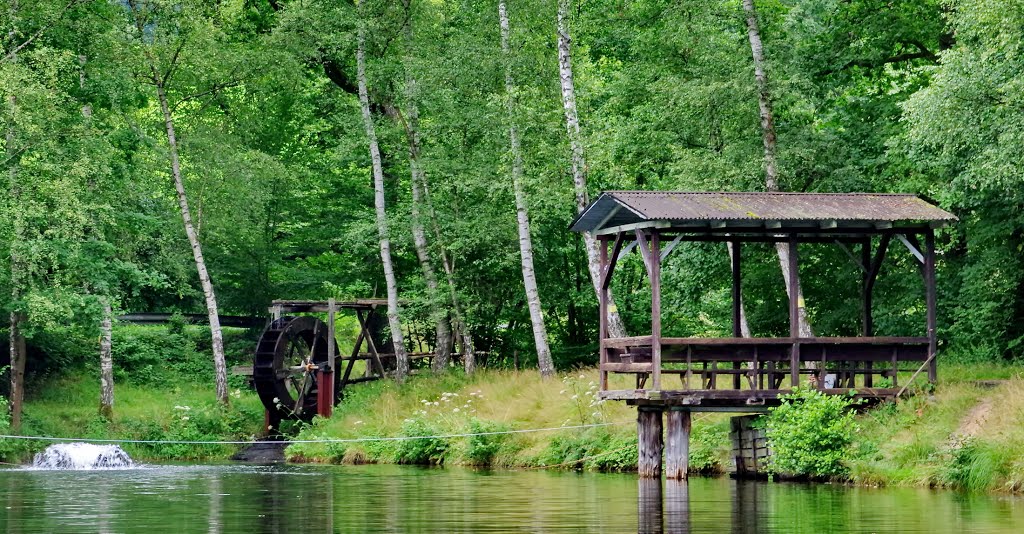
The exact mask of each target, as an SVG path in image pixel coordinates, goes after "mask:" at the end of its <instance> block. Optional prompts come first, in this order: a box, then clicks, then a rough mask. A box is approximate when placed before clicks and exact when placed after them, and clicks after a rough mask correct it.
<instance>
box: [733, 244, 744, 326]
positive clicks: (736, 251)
mask: <svg viewBox="0 0 1024 534" xmlns="http://www.w3.org/2000/svg"><path fill="white" fill-rule="evenodd" d="M741 255H742V248H741V246H740V242H739V241H733V242H732V336H733V337H742V336H743V331H742V329H741V328H740V323H741V316H742V313H741V312H742V309H741V308H742V305H743V304H742V303H743V290H742V288H741V287H740V286H741V278H742V276H741V271H740V268H741V260H740V257H741Z"/></svg>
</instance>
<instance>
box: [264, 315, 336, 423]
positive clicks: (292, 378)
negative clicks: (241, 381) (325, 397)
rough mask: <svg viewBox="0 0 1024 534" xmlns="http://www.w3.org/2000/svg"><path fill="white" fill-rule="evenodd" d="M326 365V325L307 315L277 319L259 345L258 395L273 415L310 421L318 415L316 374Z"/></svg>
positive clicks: (268, 328)
mask: <svg viewBox="0 0 1024 534" xmlns="http://www.w3.org/2000/svg"><path fill="white" fill-rule="evenodd" d="M326 362H327V323H325V322H323V321H321V320H320V319H317V318H316V317H305V316H304V317H282V318H280V319H277V320H275V321H273V322H271V323H270V325H269V326H267V328H266V330H264V331H263V334H262V335H261V336H260V340H259V343H258V344H257V345H256V355H255V357H254V360H253V369H252V378H253V385H254V386H255V387H256V393H257V394H259V396H260V400H262V401H263V405H264V406H266V408H267V410H268V411H269V412H270V413H271V414H273V415H276V416H278V417H279V418H282V419H303V420H307V421H308V420H310V419H312V418H313V416H314V415H316V413H317V390H318V386H319V384H318V383H317V382H318V380H319V374H318V372H317V371H318V369H319V368H320V367H321V366H322V365H324V364H325V363H326ZM337 376H338V373H335V377H337ZM337 390H338V389H337V386H335V391H337Z"/></svg>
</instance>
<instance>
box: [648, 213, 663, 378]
mask: <svg viewBox="0 0 1024 534" xmlns="http://www.w3.org/2000/svg"><path fill="white" fill-rule="evenodd" d="M649 257H650V261H651V363H652V365H653V366H654V369H653V372H652V373H651V387H652V388H654V390H655V391H661V234H660V233H658V232H657V231H655V232H654V233H653V234H651V251H650V254H649Z"/></svg>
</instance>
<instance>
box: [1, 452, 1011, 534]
mask: <svg viewBox="0 0 1024 534" xmlns="http://www.w3.org/2000/svg"><path fill="white" fill-rule="evenodd" d="M1022 524H1024V500H1021V499H1018V498H1010V497H992V496H965V495H960V494H956V493H952V492H935V491H928V490H918V489H867V488H851V487H845V486H838V485H832V486H830V485H800V484H768V483H764V482H736V481H732V480H729V479H727V478H717V479H708V478H699V477H698V478H694V479H691V480H690V481H689V482H680V481H659V480H653V481H652V480H642V481H641V480H638V479H637V478H636V476H635V475H631V474H621V475H615V474H594V473H583V474H580V473H572V472H543V471H494V472H486V471H473V470H465V469H457V468H446V469H418V468H411V467H396V466H359V467H351V466H349V467H338V466H276V467H243V466H163V467H155V468H148V469H137V470H132V471H118V472H53V471H51V472H38V471H37V472H33V471H22V470H0V530H6V531H9V532H95V531H103V532H141V533H145V534H149V533H151V532H157V531H167V530H169V529H173V530H176V531H182V532H211V533H212V532H217V533H220V532H225V533H227V532H339V533H344V532H353V533H355V532H360V533H361V532H368V531H372V532H510V531H514V532H562V531H568V532H602V533H604V532H615V533H618V532H634V531H636V532H644V533H647V532H672V533H676V532H679V533H684V532H701V533H704V532H742V533H746V532H749V533H755V532H756V533H761V532H767V533H774V532H787V533H788V532H807V533H819V532H895V531H899V532H986V533H988V532H1013V533H1017V532H1020V531H1021V529H1020V525H1022Z"/></svg>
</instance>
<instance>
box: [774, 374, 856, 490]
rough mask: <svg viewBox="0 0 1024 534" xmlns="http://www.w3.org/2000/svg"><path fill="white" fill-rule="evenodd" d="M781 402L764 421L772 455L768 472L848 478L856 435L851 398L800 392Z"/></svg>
mask: <svg viewBox="0 0 1024 534" xmlns="http://www.w3.org/2000/svg"><path fill="white" fill-rule="evenodd" d="M781 398H782V404H781V405H779V406H777V407H774V408H771V409H770V410H769V412H768V415H767V416H765V417H764V420H763V424H764V428H765V434H766V436H767V438H768V447H769V448H770V449H771V451H772V456H771V461H770V463H769V469H770V470H771V471H772V472H775V473H781V474H786V475H796V476H812V477H841V476H844V475H846V474H847V472H848V466H847V464H846V460H847V459H848V458H849V456H850V452H851V449H850V445H851V443H853V437H854V435H855V434H856V432H857V422H856V420H855V419H854V414H853V411H852V410H850V407H851V406H852V405H853V404H856V403H855V402H854V401H853V399H852V397H846V396H843V395H825V394H823V393H821V392H819V391H818V390H816V389H797V390H794V391H793V393H790V394H788V395H784V396H782V397H781Z"/></svg>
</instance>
